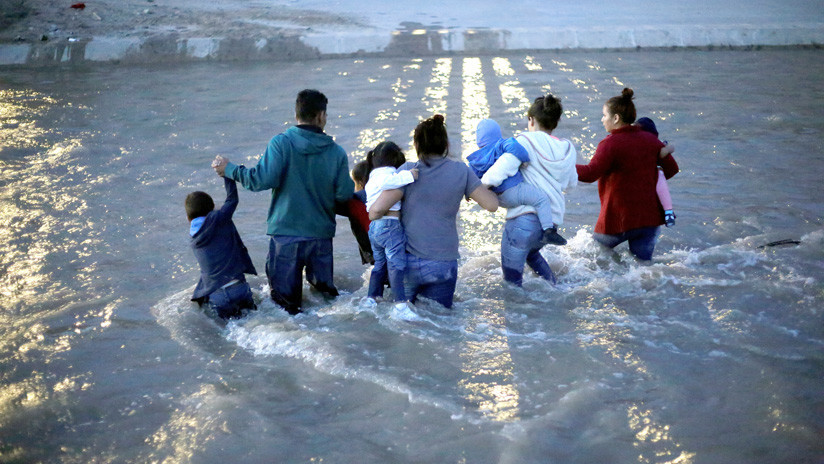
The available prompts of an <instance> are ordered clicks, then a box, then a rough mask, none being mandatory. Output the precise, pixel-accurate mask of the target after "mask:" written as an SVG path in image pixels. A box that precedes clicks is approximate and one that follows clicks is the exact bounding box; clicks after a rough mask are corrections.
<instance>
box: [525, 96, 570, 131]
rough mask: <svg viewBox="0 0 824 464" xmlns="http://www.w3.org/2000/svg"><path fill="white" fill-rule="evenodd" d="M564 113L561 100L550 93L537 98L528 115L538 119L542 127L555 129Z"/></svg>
mask: <svg viewBox="0 0 824 464" xmlns="http://www.w3.org/2000/svg"><path fill="white" fill-rule="evenodd" d="M563 113H564V107H563V106H561V100H560V99H559V98H556V97H555V96H554V95H552V94H551V93H550V94H547V95H545V96H543V97H538V98H536V99H535V101H533V102H532V106H530V107H529V111H527V113H526V115H527V117H530V118H533V119H534V120H535V121H537V122H538V125H539V126H540V127H541V128H542V129H545V130H548V131H553V130H555V128H556V127H558V120H560V119H561V115H562V114H563Z"/></svg>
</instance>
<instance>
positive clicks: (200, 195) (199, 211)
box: [185, 191, 215, 221]
mask: <svg viewBox="0 0 824 464" xmlns="http://www.w3.org/2000/svg"><path fill="white" fill-rule="evenodd" d="M185 205H186V217H187V218H189V220H190V221H191V220H192V219H194V218H199V217H203V216H206V215H207V214H209V213H210V212H212V210H214V209H215V202H214V201H213V200H212V197H210V196H209V194H208V193H206V192H200V191H197V192H192V193H190V194H188V195H186V202H185Z"/></svg>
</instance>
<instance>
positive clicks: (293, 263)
mask: <svg viewBox="0 0 824 464" xmlns="http://www.w3.org/2000/svg"><path fill="white" fill-rule="evenodd" d="M304 268H305V269H306V280H307V281H308V282H309V283H310V284H311V285H312V286H313V287H315V289H317V290H318V291H320V292H322V293H324V294H326V295H327V296H329V297H336V296H338V289H337V288H335V284H334V282H333V281H332V271H333V269H332V268H333V266H332V239H331V238H307V237H289V236H283V235H272V236H271V237H270V240H269V255H268V256H267V257H266V277H267V278H268V279H269V287H270V289H271V295H272V299H273V300H274V301H275V303H277V304H279V305H281V306H283V308H284V309H285V310H286V311H287V312H288V313H289V314H297V313H299V312H300V306H301V301H302V299H303V270H304Z"/></svg>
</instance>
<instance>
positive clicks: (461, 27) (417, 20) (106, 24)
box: [0, 0, 824, 66]
mask: <svg viewBox="0 0 824 464" xmlns="http://www.w3.org/2000/svg"><path fill="white" fill-rule="evenodd" d="M385 3H386V2H379V1H377V0H367V1H358V2H350V1H338V2H328V1H326V2H322V1H319V0H305V1H301V2H300V3H298V2H297V1H294V0H258V1H249V0H225V1H221V2H202V1H198V0H92V1H88V2H82V3H81V2H77V1H75V0H57V1H53V0H0V10H2V11H3V12H4V14H3V15H2V18H0V66H4V65H5V66H9V65H18V66H19V65H23V66H55V65H72V64H80V63H97V62H114V63H141V62H157V61H165V62H177V61H180V62H183V61H200V60H214V61H241V60H243V61H246V60H265V61H283V60H288V61H292V60H305V59H316V58H322V57H335V56H350V55H355V56H357V55H362V56H410V55H416V56H431V55H441V54H462V53H472V54H488V53H499V52H505V51H514V50H616V49H617V50H626V49H638V48H656V49H660V48H703V49H714V48H762V47H819V46H820V45H821V44H824V13H822V11H821V9H820V8H817V7H816V5H811V4H809V2H804V1H801V0H791V1H789V2H779V1H761V2H745V1H743V0H734V1H730V2H723V4H721V5H719V4H716V3H717V2H713V1H709V0H703V1H699V2H693V3H691V4H690V5H689V7H685V6H684V5H683V4H682V2H677V1H676V0H665V1H659V2H656V4H655V6H654V7H649V6H647V5H640V4H627V5H623V4H622V5H620V6H619V5H611V6H604V5H601V4H600V3H599V2H596V1H594V0H583V1H579V2H575V4H569V5H552V6H548V5H545V4H544V3H539V2H520V3H518V4H517V5H507V7H506V9H505V11H503V10H502V9H501V8H500V6H499V4H498V3H496V2H493V1H489V0H476V1H472V2H461V3H460V4H454V5H453V4H446V5H445V4H443V3H442V2H436V1H434V0H423V1H416V2H414V3H413V2H409V1H404V2H392V4H391V5H387V4H385ZM81 5H82V6H83V7H82V8H80V6H81ZM73 6H74V7H73ZM708 11H711V12H712V14H708V13H707V12H708Z"/></svg>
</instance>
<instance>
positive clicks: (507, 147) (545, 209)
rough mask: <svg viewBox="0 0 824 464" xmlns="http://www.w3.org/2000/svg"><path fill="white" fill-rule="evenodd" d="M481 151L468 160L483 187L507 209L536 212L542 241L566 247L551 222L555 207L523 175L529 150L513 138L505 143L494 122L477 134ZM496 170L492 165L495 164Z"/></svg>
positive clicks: (480, 127)
mask: <svg viewBox="0 0 824 464" xmlns="http://www.w3.org/2000/svg"><path fill="white" fill-rule="evenodd" d="M475 140H476V141H477V143H478V148H479V149H478V150H477V151H475V152H474V153H472V154H471V155H469V156H468V157H467V161H468V162H469V167H471V168H472V170H473V171H475V174H476V175H477V176H478V177H480V178H481V182H483V183H484V185H489V186H491V187H492V191H493V192H495V193H497V194H498V201H499V202H500V205H501V206H503V207H504V208H514V207H516V206H522V205H528V206H532V207H533V208H535V212H536V214H537V215H538V220H539V221H540V222H541V228H542V229H543V230H544V234H543V237H542V239H541V241H542V242H543V243H546V244H554V245H566V243H567V241H566V239H565V238H563V237H561V236H560V235H559V234H558V228H557V227H556V226H555V223H554V222H553V221H552V205H551V202H550V199H549V197H548V196H547V195H546V194H545V193H544V192H542V191H541V190H540V189H538V188H537V187H534V186H532V185H530V184H527V183H526V182H524V176H523V175H522V174H521V172H520V167H521V165H522V164H523V163H528V162H529V154H528V153H527V151H526V149H525V148H524V147H522V146H521V144H520V143H518V141H517V140H515V138H514V137H510V138H508V139H504V138H503V136H502V135H501V126H500V125H498V123H497V122H495V121H494V120H492V119H483V120H481V121H480V122H479V123H478V127H477V129H476V131H475ZM499 159H500V161H499V162H498V163H497V165H496V166H495V168H493V169H490V168H492V165H494V164H496V162H497V161H498V160H499Z"/></svg>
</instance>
